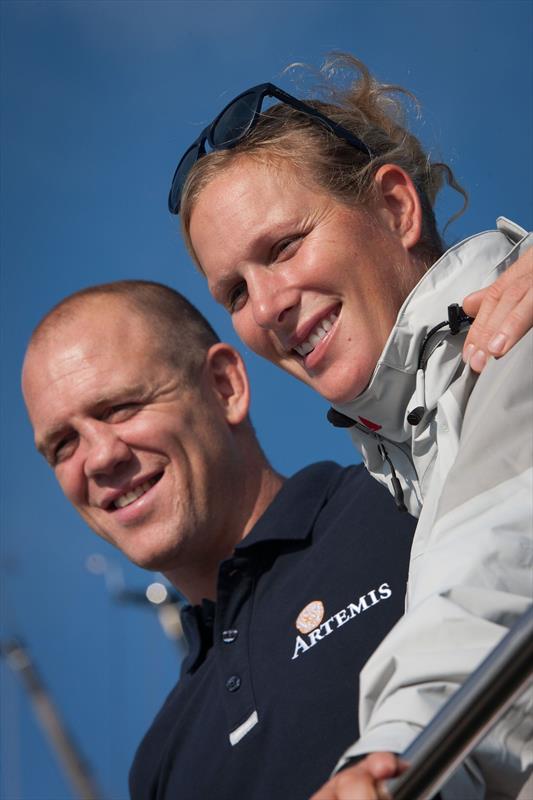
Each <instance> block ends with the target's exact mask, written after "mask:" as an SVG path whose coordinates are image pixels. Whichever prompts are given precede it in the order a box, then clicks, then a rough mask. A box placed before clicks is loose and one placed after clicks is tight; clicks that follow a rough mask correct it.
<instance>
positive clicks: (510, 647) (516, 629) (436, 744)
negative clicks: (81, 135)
mask: <svg viewBox="0 0 533 800" xmlns="http://www.w3.org/2000/svg"><path fill="white" fill-rule="evenodd" d="M532 677H533V607H531V608H530V609H529V611H526V613H525V614H523V615H522V616H521V617H520V618H519V620H518V622H517V623H516V624H515V625H514V626H513V627H512V628H511V630H510V631H509V633H508V634H507V635H506V636H504V638H503V639H502V640H501V641H500V643H499V644H498V645H497V646H496V647H495V648H494V650H493V651H492V652H491V653H489V655H488V656H487V658H485V659H484V661H482V663H481V664H480V665H479V667H478V668H477V669H476V670H475V671H474V672H473V673H472V674H471V675H470V676H469V677H468V679H467V680H466V681H465V683H464V684H463V685H462V686H461V688H460V689H458V690H457V692H456V693H455V694H454V695H453V696H452V697H451V698H450V699H449V700H448V702H447V703H446V704H445V705H444V706H443V707H442V708H441V710H440V711H439V712H438V714H436V715H435V717H434V718H433V719H432V721H431V722H430V723H429V725H428V726H427V727H426V728H425V729H424V730H423V731H422V732H421V733H420V734H419V736H417V738H416V739H415V740H414V741H413V743H412V744H411V745H410V746H409V747H408V748H407V750H406V751H405V752H404V753H403V754H402V759H403V760H404V761H406V762H407V763H408V764H409V768H408V769H407V770H406V772H404V773H403V775H400V776H399V777H398V778H393V779H392V780H389V781H387V782H386V784H385V785H386V788H387V791H388V793H389V794H390V797H391V800H430V798H431V797H433V795H434V794H435V793H436V792H438V790H439V789H440V788H441V787H442V786H443V785H444V783H445V782H446V780H447V779H448V777H449V776H450V775H451V773H452V772H453V771H454V770H455V769H456V767H457V766H458V765H459V764H460V763H461V761H463V760H464V759H465V758H466V757H467V755H468V754H469V753H470V752H471V750H473V748H474V747H475V746H476V745H477V743H478V742H479V741H480V740H481V739H482V738H483V737H484V736H485V735H486V734H487V732H488V731H489V730H490V728H491V727H492V726H493V725H494V724H495V723H496V722H497V720H498V719H499V718H500V717H502V716H503V714H504V713H505V711H506V710H507V709H508V708H509V706H510V705H511V704H512V702H513V701H514V700H515V699H516V698H517V697H519V696H520V695H521V694H522V693H523V692H524V691H525V690H526V688H527V686H528V684H529V683H530V681H531V679H532Z"/></svg>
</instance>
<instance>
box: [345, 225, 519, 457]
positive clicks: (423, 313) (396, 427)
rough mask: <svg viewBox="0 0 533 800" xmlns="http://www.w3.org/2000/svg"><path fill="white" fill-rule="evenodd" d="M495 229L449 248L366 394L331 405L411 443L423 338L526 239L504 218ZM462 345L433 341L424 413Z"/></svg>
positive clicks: (454, 367)
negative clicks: (410, 420)
mask: <svg viewBox="0 0 533 800" xmlns="http://www.w3.org/2000/svg"><path fill="white" fill-rule="evenodd" d="M498 227H499V229H498V230H495V231H487V232H485V233H480V234H477V235H475V236H471V237H470V238H469V239H466V240H464V241H463V242H460V243H459V244H456V245H454V246H453V247H451V248H450V249H449V250H448V251H447V252H446V253H444V255H443V256H442V257H441V258H440V259H439V260H438V261H437V262H436V263H435V264H434V265H433V266H432V267H431V268H430V269H429V270H428V272H427V273H426V274H425V275H424V277H423V278H422V279H421V280H420V281H419V283H418V284H417V285H416V286H415V288H414V289H413V291H412V292H411V294H410V295H409V296H408V297H407V299H406V300H405V302H404V304H403V306H402V308H401V309H400V312H399V314H398V317H397V320H396V324H395V326H394V328H393V330H392V332H391V334H390V336H389V338H388V340H387V343H386V345H385V348H384V350H383V352H382V354H381V356H380V359H379V361H378V364H377V366H376V369H375V370H374V373H373V375H372V378H371V380H370V383H369V385H368V387H367V389H366V390H365V391H364V392H363V393H362V394H361V395H359V396H358V397H357V398H355V399H354V400H352V401H351V402H348V403H343V404H338V405H335V406H334V408H335V409H336V410H337V411H339V412H341V413H342V414H344V415H346V416H348V417H350V418H351V419H353V420H355V421H356V422H357V423H358V427H359V428H363V429H365V428H366V429H367V430H368V431H369V432H371V431H374V432H379V435H380V436H383V437H384V438H385V439H387V440H390V441H393V442H405V441H407V440H408V439H410V437H411V434H412V428H411V426H410V425H409V423H408V422H407V419H406V418H407V413H408V410H409V407H410V404H411V400H412V398H413V395H414V392H415V383H416V372H417V366H418V358H419V354H420V349H421V347H422V344H423V341H424V338H425V337H426V335H427V333H428V332H429V331H430V330H431V328H433V327H434V326H435V325H436V324H438V323H439V322H441V321H442V320H445V319H446V318H447V309H448V306H449V305H450V304H451V303H459V304H461V303H462V300H463V298H464V297H465V296H466V295H467V294H469V293H470V292H473V291H475V290H476V289H479V288H481V287H483V286H486V285H488V284H489V283H491V282H492V281H493V280H495V278H496V277H497V276H498V274H499V273H500V272H501V271H502V270H503V269H504V268H505V266H507V264H506V260H507V258H509V257H510V255H511V253H512V251H511V253H510V246H511V245H512V244H515V242H516V241H517V240H519V239H520V238H521V237H523V236H524V235H525V233H526V232H525V231H523V230H522V229H521V228H519V227H518V226H515V225H514V224H513V223H510V222H509V221H508V220H505V219H504V218H500V219H499V220H498ZM510 239H512V241H511V243H510ZM453 339H454V340H455V341H453ZM463 341H464V335H462V336H461V335H458V336H457V337H450V336H449V330H446V329H445V330H444V332H443V333H442V334H441V335H436V339H435V342H433V344H432V348H431V349H432V351H433V354H432V355H431V358H430V359H429V361H428V364H427V368H426V381H425V383H426V408H427V409H428V410H430V409H432V408H435V407H436V404H437V402H438V400H439V398H440V397H441V395H442V394H443V393H444V391H446V389H447V387H448V386H449V385H450V383H451V382H452V380H453V379H454V377H455V376H456V374H457V371H458V369H462V360H461V351H462V344H463ZM436 345H439V346H438V347H437V346H436Z"/></svg>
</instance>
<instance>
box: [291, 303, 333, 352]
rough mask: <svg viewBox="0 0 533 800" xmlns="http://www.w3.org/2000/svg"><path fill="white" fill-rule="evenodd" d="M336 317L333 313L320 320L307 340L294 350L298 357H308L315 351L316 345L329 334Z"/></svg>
mask: <svg viewBox="0 0 533 800" xmlns="http://www.w3.org/2000/svg"><path fill="white" fill-rule="evenodd" d="M337 317H338V314H336V313H335V312H334V311H333V312H332V313H331V314H330V315H329V317H325V318H324V319H323V320H321V321H320V322H319V323H318V325H317V326H316V328H314V329H313V331H312V332H311V334H310V335H309V338H308V339H306V340H305V342H302V343H301V344H299V345H298V346H297V347H295V348H294V349H295V350H296V352H297V353H298V355H299V356H302V358H303V357H304V356H307V355H309V353H311V351H312V350H314V349H315V347H316V346H317V344H318V343H319V342H320V341H321V340H322V339H323V338H324V336H326V335H327V334H328V333H329V332H330V330H331V329H332V327H333V326H334V324H335V322H336V320H337Z"/></svg>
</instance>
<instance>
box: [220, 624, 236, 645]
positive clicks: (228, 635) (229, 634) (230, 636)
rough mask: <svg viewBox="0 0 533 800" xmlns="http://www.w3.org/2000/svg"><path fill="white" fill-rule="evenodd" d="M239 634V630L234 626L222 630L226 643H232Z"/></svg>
mask: <svg viewBox="0 0 533 800" xmlns="http://www.w3.org/2000/svg"><path fill="white" fill-rule="evenodd" d="M238 635H239V631H237V630H235V629H234V628H233V629H231V630H228V631H222V641H223V642H225V644H231V642H234V641H235V639H236V638H237V636H238Z"/></svg>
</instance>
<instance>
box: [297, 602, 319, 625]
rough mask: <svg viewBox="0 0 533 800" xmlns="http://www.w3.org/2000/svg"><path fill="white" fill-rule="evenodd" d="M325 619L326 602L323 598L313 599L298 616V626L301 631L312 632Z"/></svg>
mask: <svg viewBox="0 0 533 800" xmlns="http://www.w3.org/2000/svg"><path fill="white" fill-rule="evenodd" d="M323 619H324V604H323V603H322V601H321V600H313V601H312V602H311V603H308V604H307V605H306V607H305V608H302V610H301V611H300V613H299V614H298V616H297V618H296V628H297V630H299V631H300V633H311V631H312V630H314V629H315V628H318V626H319V625H320V623H321V622H322V620H323Z"/></svg>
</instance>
